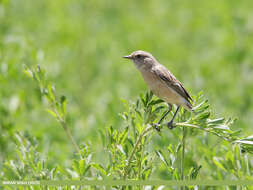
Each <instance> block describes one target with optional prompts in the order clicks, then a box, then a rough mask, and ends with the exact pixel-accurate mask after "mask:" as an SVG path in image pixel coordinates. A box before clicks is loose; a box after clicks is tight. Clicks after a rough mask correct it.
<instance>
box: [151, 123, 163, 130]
mask: <svg viewBox="0 0 253 190" xmlns="http://www.w3.org/2000/svg"><path fill="white" fill-rule="evenodd" d="M152 125H153V127H154V128H155V130H157V131H158V132H160V131H161V129H160V123H153V124H152Z"/></svg>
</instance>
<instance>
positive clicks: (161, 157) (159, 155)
mask: <svg viewBox="0 0 253 190" xmlns="http://www.w3.org/2000/svg"><path fill="white" fill-rule="evenodd" d="M155 153H156V155H157V156H158V157H159V158H160V160H161V161H162V162H163V163H164V164H165V165H166V166H169V164H168V162H167V160H166V159H165V158H164V156H163V153H162V151H160V150H158V151H155Z"/></svg>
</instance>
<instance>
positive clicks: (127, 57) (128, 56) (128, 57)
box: [123, 55, 132, 59]
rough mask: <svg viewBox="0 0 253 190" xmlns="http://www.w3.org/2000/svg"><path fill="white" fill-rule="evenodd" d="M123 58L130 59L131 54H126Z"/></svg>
mask: <svg viewBox="0 0 253 190" xmlns="http://www.w3.org/2000/svg"><path fill="white" fill-rule="evenodd" d="M123 58H126V59H132V56H131V55H127V56H123Z"/></svg>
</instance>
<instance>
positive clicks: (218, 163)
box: [213, 156, 227, 171]
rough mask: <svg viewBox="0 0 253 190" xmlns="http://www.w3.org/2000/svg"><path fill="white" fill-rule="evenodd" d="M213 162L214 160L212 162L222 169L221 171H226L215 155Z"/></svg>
mask: <svg viewBox="0 0 253 190" xmlns="http://www.w3.org/2000/svg"><path fill="white" fill-rule="evenodd" d="M213 162H214V164H215V165H216V166H217V167H218V168H220V169H222V170H223V171H227V170H226V169H225V168H224V166H223V165H222V164H221V163H220V161H219V158H217V157H216V156H215V157H213Z"/></svg>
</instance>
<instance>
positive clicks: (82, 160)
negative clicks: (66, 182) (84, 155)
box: [79, 159, 86, 175]
mask: <svg viewBox="0 0 253 190" xmlns="http://www.w3.org/2000/svg"><path fill="white" fill-rule="evenodd" d="M85 165H86V164H85V159H81V160H80V161H79V171H80V175H83V174H84V170H85Z"/></svg>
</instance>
